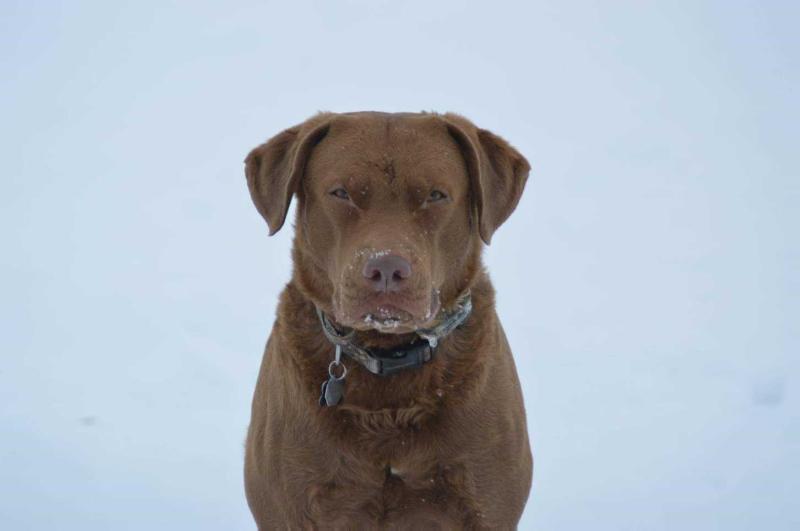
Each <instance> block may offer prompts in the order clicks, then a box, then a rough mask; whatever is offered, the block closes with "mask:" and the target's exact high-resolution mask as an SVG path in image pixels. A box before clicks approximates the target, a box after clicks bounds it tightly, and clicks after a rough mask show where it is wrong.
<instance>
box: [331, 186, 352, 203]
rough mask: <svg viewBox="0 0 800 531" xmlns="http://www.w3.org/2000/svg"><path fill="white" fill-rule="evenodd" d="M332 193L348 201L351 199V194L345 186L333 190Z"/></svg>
mask: <svg viewBox="0 0 800 531" xmlns="http://www.w3.org/2000/svg"><path fill="white" fill-rule="evenodd" d="M331 195H332V196H334V197H338V198H339V199H344V200H345V201H347V200H348V199H350V194H348V193H347V190H345V189H344V188H337V189H336V190H334V191H332V192H331Z"/></svg>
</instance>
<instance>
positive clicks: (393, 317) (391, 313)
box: [337, 301, 439, 334]
mask: <svg viewBox="0 0 800 531" xmlns="http://www.w3.org/2000/svg"><path fill="white" fill-rule="evenodd" d="M438 311H439V304H438V302H435V301H432V304H431V307H430V309H429V310H428V311H427V312H425V315H421V316H419V315H414V314H412V313H410V312H408V311H406V310H402V309H399V308H394V307H386V306H378V307H377V308H371V309H369V310H368V311H362V312H361V313H360V315H359V314H358V313H356V315H359V316H358V317H355V318H352V317H351V318H343V319H338V318H337V321H339V322H340V323H341V324H343V325H345V326H348V327H350V328H353V329H355V330H360V331H366V330H375V331H377V332H380V333H382V334H408V333H411V332H414V331H416V330H419V329H420V328H427V326H428V325H430V324H431V323H432V322H433V321H434V319H435V318H436V314H437V313H438ZM351 315H352V314H351Z"/></svg>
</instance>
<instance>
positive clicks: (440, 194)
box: [428, 190, 447, 203]
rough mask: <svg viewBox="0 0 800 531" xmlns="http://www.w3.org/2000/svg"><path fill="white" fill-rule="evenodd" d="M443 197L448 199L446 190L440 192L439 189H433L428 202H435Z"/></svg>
mask: <svg viewBox="0 0 800 531" xmlns="http://www.w3.org/2000/svg"><path fill="white" fill-rule="evenodd" d="M443 199H447V196H446V195H445V193H444V192H440V191H439V190H434V191H432V192H431V193H430V195H429V196H428V202H429V203H435V202H437V201H441V200H443Z"/></svg>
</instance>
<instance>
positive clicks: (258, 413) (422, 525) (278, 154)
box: [245, 113, 532, 529]
mask: <svg viewBox="0 0 800 531" xmlns="http://www.w3.org/2000/svg"><path fill="white" fill-rule="evenodd" d="M337 119H338V120H346V122H347V126H346V127H345V128H344V129H343V128H342V127H339V129H338V130H339V131H342V130H344V131H345V132H346V133H347V135H350V136H349V137H348V136H347V135H345V137H343V136H342V134H339V135H338V136H336V139H337V140H336V142H337V144H333V145H328V146H326V149H328V150H330V149H333V148H335V147H337V145H338V142H342V139H343V138H344V140H347V139H348V138H350V140H352V138H351V137H356V139H357V140H358V141H359V142H369V141H370V139H369V135H374V134H375V131H377V129H376V128H375V127H376V124H380V123H383V122H386V128H387V129H388V128H389V127H390V125H389V122H390V121H392V120H394V121H398V120H399V121H400V122H401V124H402V125H403V126H404V127H409V128H411V130H414V131H416V130H417V129H418V133H414V134H419V135H423V136H424V135H433V136H432V137H431V139H430V142H433V143H435V142H446V143H449V144H448V145H447V146H444V147H443V148H442V151H441V152H442V153H445V152H447V153H452V152H455V153H459V155H460V156H463V159H460V160H462V161H463V162H460V163H459V164H460V165H461V166H460V168H462V169H460V170H458V171H456V170H454V169H453V168H456V166H452V165H451V166H450V170H449V171H451V172H455V173H454V174H453V175H452V176H449V177H448V178H449V179H450V182H449V184H450V186H451V189H452V187H453V186H455V187H456V188H457V187H461V188H462V189H461V190H460V191H459V190H456V191H455V194H454V197H461V196H463V204H461V203H458V204H456V205H454V206H451V207H450V208H452V209H454V210H452V211H448V212H450V213H449V214H448V215H447V216H449V217H447V219H448V220H450V221H448V222H447V223H449V225H447V226H445V224H443V223H439V224H438V225H437V224H436V223H438V222H431V223H433V224H432V225H431V227H432V228H431V229H430V230H429V231H428V230H427V229H426V231H422V232H424V233H425V234H424V235H422V236H419V238H422V239H418V240H413V238H412V240H410V241H411V242H412V243H411V244H410V245H411V246H412V247H414V249H415V250H416V251H419V252H420V253H421V254H422V258H421V259H420V262H419V264H416V265H418V267H419V268H420V269H422V270H425V268H427V272H426V274H427V275H428V277H430V279H432V280H431V281H432V282H434V281H436V280H435V279H436V278H437V276H442V277H443V278H442V279H441V281H440V283H439V288H441V301H442V304H443V306H445V307H448V306H449V305H452V304H453V302H454V300H455V298H456V297H457V296H458V295H459V294H460V293H463V292H464V291H465V290H467V289H469V290H471V293H472V301H473V306H474V309H473V312H472V315H471V316H470V318H469V319H468V320H467V322H466V324H465V325H464V326H463V327H461V328H459V329H458V330H456V331H455V332H454V333H453V334H451V335H450V336H448V337H447V338H446V339H445V340H444V341H443V342H442V344H441V345H440V347H439V349H438V352H437V355H436V358H435V359H434V360H433V361H432V362H430V363H428V364H426V365H425V366H423V367H422V368H420V369H417V370H413V371H406V372H403V373H400V374H397V375H395V376H391V377H385V378H381V377H378V376H374V375H372V374H370V373H368V372H367V371H366V370H364V369H363V368H362V367H360V366H358V365H356V364H355V363H353V362H348V363H347V364H348V368H349V373H348V376H347V384H346V395H345V399H344V402H343V403H342V404H340V405H339V406H337V407H330V408H322V407H320V406H319V404H318V398H319V390H320V384H321V382H322V381H323V379H324V378H325V376H326V374H327V366H328V364H329V363H330V361H331V357H332V351H333V349H332V347H331V345H330V343H329V342H328V341H327V340H326V338H325V337H324V335H323V334H322V331H321V329H320V325H319V321H318V319H317V316H316V312H315V306H317V307H320V308H322V309H323V310H325V311H326V312H329V313H334V312H335V308H334V305H333V303H332V300H333V298H334V294H335V292H336V290H337V288H338V289H344V288H341V286H337V285H335V284H336V282H335V279H338V278H340V277H339V275H338V273H337V274H333V275H332V274H331V271H332V270H334V269H336V268H337V267H338V268H340V269H341V267H342V266H341V264H340V262H341V260H343V258H342V257H341V256H339V255H338V254H337V252H336V251H337V248H336V246H335V245H334V244H330V247H325V248H324V249H325V250H324V251H320V249H322V247H320V246H319V244H315V243H313V242H314V238H315V234H314V231H318V232H319V231H321V232H325V231H327V230H329V228H325V227H323V226H322V223H323V220H322V219H321V218H319V217H315V215H314V212H311V213H309V212H307V210H308V209H309V208H321V207H318V206H314V205H316V203H314V201H313V199H312V198H311V197H309V196H310V195H311V194H313V193H315V192H314V190H310V189H309V186H311V185H310V184H309V183H307V182H304V181H303V179H304V174H305V172H306V171H307V169H308V168H307V165H310V167H311V170H310V171H311V172H312V173H313V172H314V171H316V170H315V169H314V168H315V167H314V164H317V166H316V167H318V166H319V163H320V161H319V160H317V161H316V162H309V159H310V158H311V157H312V154H313V150H314V147H315V146H316V145H318V144H319V143H320V142H321V140H322V139H323V138H324V137H325V135H326V134H328V132H329V130H330V129H331V127H332V126H331V123H332V122H333V121H335V120H337ZM415 128H416V129H415ZM365 131H366V132H367V133H368V134H365ZM436 131H446V132H447V135H445V136H442V135H439V134H438V133H435V134H434V133H432V132H436ZM387 134H388V133H387ZM359 137H360V138H359ZM333 140H334V139H333V138H332V139H330V141H333ZM342 145H343V146H347V145H348V142H346V141H345V142H342ZM394 147H395V148H396V147H397V146H394ZM401 149H402V146H401ZM340 153H341V155H340V156H341V157H345V158H346V157H348V156H350V153H352V151H351V150H348V149H342V150H341V152H340ZM401 158H402V157H401ZM246 162H247V176H248V184H249V186H250V190H251V193H252V194H253V199H254V202H255V203H256V206H257V208H258V210H259V212H261V214H262V215H263V216H264V217H265V219H266V220H267V222H268V224H269V226H270V231H271V233H274V232H275V231H277V230H278V229H279V228H280V226H281V225H282V224H283V218H284V217H285V214H286V208H287V207H288V203H289V201H290V199H291V196H292V195H296V197H297V198H298V208H297V222H296V233H295V240H294V248H293V259H294V273H293V277H292V280H291V281H290V283H289V284H288V285H287V287H286V289H285V290H284V292H283V294H282V295H281V298H280V303H279V307H278V312H277V319H276V321H275V324H274V327H273V329H272V333H271V335H270V338H269V341H268V343H267V347H266V352H265V355H264V359H263V362H262V366H261V371H260V373H259V377H258V383H257V386H256V390H255V395H254V398H253V407H252V419H251V424H250V428H249V431H248V436H247V445H246V455H245V486H246V492H247V499H248V503H249V505H250V508H251V510H252V512H253V515H254V517H255V519H256V522H257V524H258V526H259V529H513V528H515V527H516V523H517V521H518V520H519V517H520V515H521V513H522V510H523V508H524V506H525V502H526V500H527V497H528V491H529V489H530V482H531V474H532V458H531V453H530V448H529V443H528V436H527V430H526V423H525V412H524V407H523V402H522V394H521V391H520V387H519V382H518V379H517V375H516V370H515V367H514V362H513V359H512V357H511V352H510V348H509V346H508V343H507V341H506V338H505V334H504V332H503V329H502V327H501V325H500V323H499V321H498V319H497V315H496V313H495V309H494V291H493V288H492V286H491V283H490V281H489V278H488V275H487V274H486V272H485V271H484V268H483V266H482V263H481V250H482V246H483V243H482V241H481V240H483V241H485V242H488V240H489V239H490V238H491V234H492V233H493V232H494V230H496V228H497V227H499V225H500V224H501V223H502V222H503V221H504V220H505V219H506V218H507V217H508V215H510V213H511V211H513V209H514V207H515V206H516V203H517V201H518V200H519V195H521V193H522V188H523V187H524V182H525V178H526V177H527V173H528V166H527V162H526V161H525V159H524V157H522V156H521V155H520V154H519V153H518V152H516V150H514V149H513V148H512V147H511V146H509V145H508V144H507V143H506V142H505V141H504V140H502V139H500V138H499V137H496V136H495V135H493V134H492V133H489V132H488V131H485V130H481V129H478V128H476V127H475V126H473V125H472V124H471V123H470V122H469V121H467V120H466V119H464V118H462V117H460V116H457V115H452V114H447V115H437V114H414V115H405V114H403V115H386V114H382V113H359V114H352V115H333V114H330V113H326V114H320V115H317V116H315V117H313V118H311V119H310V120H308V121H307V122H305V123H304V124H301V125H300V126H297V127H295V128H292V129H289V130H287V131H284V132H283V133H281V134H279V135H277V136H276V137H274V138H273V139H272V140H270V141H269V142H267V143H266V144H263V145H262V146H259V147H258V148H256V149H255V150H253V152H251V154H250V155H249V156H248V159H247V161H246ZM322 162H325V159H324V157H323V159H322ZM376 164H379V165H380V166H381V171H382V172H383V173H384V174H385V175H386V176H387V178H388V179H389V180H390V181H394V180H395V179H398V180H399V179H400V177H399V176H398V174H399V173H401V172H402V168H403V165H402V164H400V165H399V167H398V166H397V165H396V164H395V161H394V160H393V159H392V158H391V157H389V158H387V159H385V160H381V161H376ZM456 174H458V175H456ZM461 174H463V175H461ZM293 179H294V180H293ZM501 181H502V182H501ZM459 194H461V195H459ZM459 209H461V210H463V212H462V211H460V210H459ZM443 215H444V214H443ZM334 216H335V215H334ZM329 219H330V218H328V222H329ZM333 219H337V218H335V217H334V218H333ZM409 219H411V218H409ZM420 223H422V226H425V225H424V223H425V222H424V220H423V221H420ZM400 226H401V227H403V228H407V227H408V226H409V225H407V224H401V225H400ZM453 231H456V232H455V233H454V232H453ZM429 232H430V234H428V233H429ZM356 234H357V235H358V234H360V233H356ZM454 236H455V238H456V240H457V242H456V243H457V244H458V245H457V246H454V245H453V244H452V242H450V244H449V245H448V244H447V242H446V241H445V240H448V239H453V238H454ZM328 237H329V239H332V240H337V241H338V240H341V239H342V236H337V235H336V232H335V231H334V232H333V233H332V235H330V236H328ZM358 237H359V236H356V238H358ZM370 237H373V236H370ZM378 238H379V240H381V241H384V240H385V238H384V236H382V235H380V233H379V236H378ZM381 238H384V239H381ZM386 238H389V236H386ZM385 241H390V240H385ZM437 253H444V256H438V255H437ZM448 253H449V254H448ZM339 254H341V252H339ZM323 255H324V256H323ZM428 255H430V256H428ZM337 264H338V265H337ZM437 264H440V265H437ZM441 264H444V265H441ZM437 267H438V269H437ZM341 270H342V271H344V273H346V272H347V271H346V270H345V269H341ZM344 273H343V275H344ZM345 276H346V275H344V276H342V277H341V278H344V277H345ZM332 278H333V279H334V280H332ZM348 278H349V277H348ZM426 278H427V277H426ZM357 288H358V286H354V287H352V288H351V289H353V290H357ZM411 337H412V336H411V335H408V334H381V333H378V332H375V331H366V330H365V331H362V332H360V333H359V340H360V341H362V342H363V343H365V344H374V345H380V346H391V345H394V344H401V343H403V342H406V341H408V340H409V338H411Z"/></svg>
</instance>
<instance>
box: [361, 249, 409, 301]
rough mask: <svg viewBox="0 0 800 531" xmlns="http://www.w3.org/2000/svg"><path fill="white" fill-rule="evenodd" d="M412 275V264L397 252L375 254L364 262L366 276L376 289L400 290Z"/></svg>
mask: <svg viewBox="0 0 800 531" xmlns="http://www.w3.org/2000/svg"><path fill="white" fill-rule="evenodd" d="M410 276H411V264H409V263H408V260H406V259H405V258H403V257H401V256H397V255H396V254H386V255H383V256H375V257H373V258H370V259H369V260H367V263H366V264H364V278H366V279H367V281H368V282H369V283H370V284H371V285H372V288H373V289H374V290H375V291H384V292H388V291H398V290H399V289H400V288H401V286H402V285H403V281H405V280H406V279H407V278H408V277H410Z"/></svg>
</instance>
